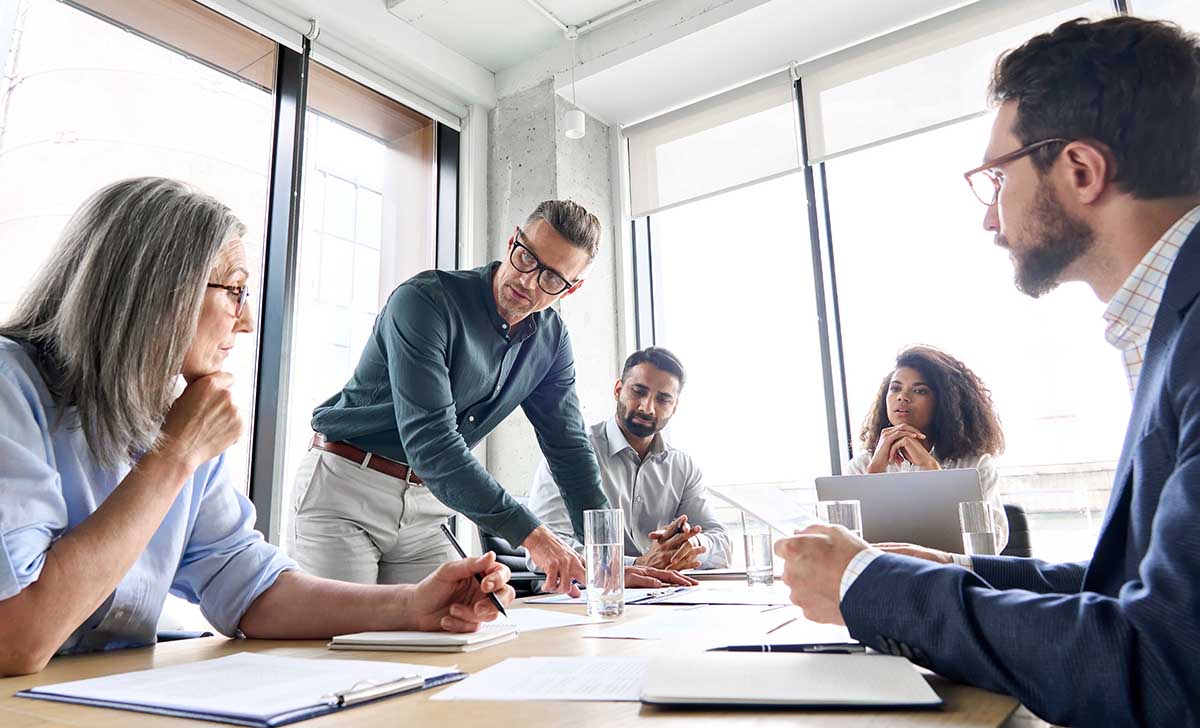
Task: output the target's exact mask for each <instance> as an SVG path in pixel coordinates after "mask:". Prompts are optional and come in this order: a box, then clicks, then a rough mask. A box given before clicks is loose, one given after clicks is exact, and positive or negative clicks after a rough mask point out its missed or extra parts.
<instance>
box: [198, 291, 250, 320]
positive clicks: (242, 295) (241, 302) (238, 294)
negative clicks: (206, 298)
mask: <svg viewBox="0 0 1200 728" xmlns="http://www.w3.org/2000/svg"><path fill="white" fill-rule="evenodd" d="M206 285H207V286H208V287H209V288H223V289H225V290H226V291H228V292H229V296H230V297H231V298H233V299H235V300H237V308H235V309H234V311H233V315H234V317H235V318H241V317H242V311H243V310H245V308H246V299H247V298H250V287H249V286H227V285H224V284H223V283H208V284H206Z"/></svg>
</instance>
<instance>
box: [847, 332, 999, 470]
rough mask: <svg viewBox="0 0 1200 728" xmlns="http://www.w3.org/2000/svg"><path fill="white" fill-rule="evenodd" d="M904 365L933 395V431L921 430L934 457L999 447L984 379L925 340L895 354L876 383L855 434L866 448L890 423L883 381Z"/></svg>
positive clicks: (871, 449)
mask: <svg viewBox="0 0 1200 728" xmlns="http://www.w3.org/2000/svg"><path fill="white" fill-rule="evenodd" d="M903 367H908V368H910V369H915V370H917V371H918V372H919V373H920V374H921V378H922V379H924V380H925V383H926V384H928V385H929V386H930V388H931V389H932V390H933V393H934V395H935V396H936V397H937V400H936V406H935V407H934V411H933V425H932V431H931V432H927V433H925V434H926V436H928V437H929V441H930V442H931V443H933V444H934V445H936V446H937V457H938V460H953V459H956V458H962V457H969V456H974V455H982V454H984V453H987V454H989V455H999V454H1000V453H1002V452H1004V433H1003V432H1002V431H1001V429H1000V416H999V415H998V414H996V407H995V405H993V404H992V393H991V391H989V390H988V388H987V386H985V385H984V383H983V380H981V379H980V378H979V377H978V376H976V375H975V372H973V371H971V370H970V369H968V368H967V365H966V364H963V363H962V362H961V361H959V360H958V359H955V358H954V357H952V356H950V355H949V354H947V353H946V352H944V351H942V350H940V349H935V348H934V347H932V346H924V345H917V346H910V347H908V348H906V349H902V350H901V351H900V353H899V354H897V355H896V366H895V367H893V368H892V370H891V371H890V372H888V373H887V376H885V377H884V378H883V383H882V384H880V385H879V391H878V392H877V393H876V394H875V403H874V404H872V405H871V410H870V413H869V414H868V415H867V418H866V420H865V421H864V422H863V426H862V431H861V432H860V433H859V437H861V438H862V442H863V445H864V446H865V447H866V448H867V451H868V452H875V446H876V445H877V444H879V433H880V432H881V431H882V430H883V428H885V427H889V426H891V422H890V421H889V420H888V409H887V395H888V386H889V385H890V384H891V381H892V374H894V373H895V371H896V370H897V369H900V368H903Z"/></svg>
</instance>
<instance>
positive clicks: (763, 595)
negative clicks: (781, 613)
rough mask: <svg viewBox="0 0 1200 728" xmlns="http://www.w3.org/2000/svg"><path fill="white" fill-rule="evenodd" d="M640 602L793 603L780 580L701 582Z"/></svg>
mask: <svg viewBox="0 0 1200 728" xmlns="http://www.w3.org/2000/svg"><path fill="white" fill-rule="evenodd" d="M638 603H639V604H758V605H761V606H771V605H775V604H791V603H792V600H791V590H789V589H788V587H787V585H786V584H784V583H782V582H779V583H776V584H773V585H771V586H748V585H739V586H729V587H721V586H708V585H705V584H701V585H700V586H693V587H690V588H687V589H679V590H678V591H674V592H672V593H670V594H664V595H662V596H659V597H654V598H651V599H645V600H643V601H641V602H638Z"/></svg>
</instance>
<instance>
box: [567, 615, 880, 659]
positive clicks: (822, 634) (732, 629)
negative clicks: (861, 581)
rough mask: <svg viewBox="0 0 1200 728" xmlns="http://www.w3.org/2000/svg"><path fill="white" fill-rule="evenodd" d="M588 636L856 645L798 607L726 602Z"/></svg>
mask: <svg viewBox="0 0 1200 728" xmlns="http://www.w3.org/2000/svg"><path fill="white" fill-rule="evenodd" d="M585 637H590V638H593V639H633V640H677V641H685V642H687V643H688V644H689V645H691V646H693V647H696V648H698V649H707V648H710V647H726V646H729V645H763V644H779V645H783V644H793V645H794V644H856V642H855V640H854V639H853V638H851V637H850V632H849V630H847V629H846V628H845V627H842V626H841V625H833V624H817V623H816V622H811V621H809V620H807V619H805V618H804V614H803V612H801V611H800V609H799V608H797V607H789V608H787V609H773V610H770V611H766V612H764V611H762V610H761V608H759V607H752V606H722V605H715V606H701V607H682V608H677V609H663V610H661V611H658V612H656V613H655V614H652V615H651V616H649V617H643V618H642V619H634V620H630V621H628V622H621V623H619V624H614V625H612V626H611V627H608V628H606V629H601V630H599V631H598V632H595V633H594V634H589V635H585Z"/></svg>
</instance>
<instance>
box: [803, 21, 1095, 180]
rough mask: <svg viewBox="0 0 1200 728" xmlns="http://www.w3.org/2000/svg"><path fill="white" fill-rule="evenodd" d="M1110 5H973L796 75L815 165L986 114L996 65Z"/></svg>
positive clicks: (842, 53) (819, 62) (814, 64)
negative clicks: (1067, 22) (1037, 37)
mask: <svg viewBox="0 0 1200 728" xmlns="http://www.w3.org/2000/svg"><path fill="white" fill-rule="evenodd" d="M1112 7H1113V6H1112V3H1111V0H1086V1H1081V0H980V1H979V2H977V3H974V4H972V5H968V6H966V7H963V8H960V9H958V10H955V11H952V12H949V13H946V14H944V15H940V16H938V17H935V18H932V19H930V20H927V21H925V22H922V23H919V24H917V25H914V26H911V27H908V28H904V29H902V30H898V31H896V32H894V33H890V34H888V35H886V36H882V37H880V38H877V39H875V40H872V41H868V42H866V43H862V44H860V45H857V46H854V47H852V48H848V49H846V50H844V51H839V52H838V53H835V54H832V55H829V56H826V57H824V58H821V59H819V60H817V61H813V62H811V63H808V64H805V65H804V66H802V67H801V68H800V69H799V73H800V78H801V87H802V89H803V92H804V119H805V124H806V127H807V133H808V148H809V155H810V158H811V160H812V162H813V163H816V162H822V161H825V160H827V159H830V158H832V157H835V156H837V155H839V154H845V153H847V152H852V151H855V150H858V149H863V148H866V147H870V146H873V145H875V144H879V143H882V142H886V141H889V140H892V139H896V138H899V137H903V136H907V135H910V134H914V133H917V132H920V131H924V130H928V129H933V128H936V127H938V126H942V125H945V124H949V123H953V122H955V121H960V120H962V119H965V118H969V117H971V116H975V115H978V114H982V113H985V112H986V111H987V108H988V107H987V85H988V81H989V80H990V78H991V71H992V67H993V65H994V63H995V61H996V57H997V56H998V55H999V54H1000V53H1001V52H1003V51H1005V50H1007V49H1009V48H1014V47H1016V46H1018V45H1020V44H1021V43H1023V42H1025V41H1026V40H1028V39H1029V38H1030V37H1032V36H1034V35H1036V34H1038V33H1042V32H1045V31H1048V30H1051V29H1053V28H1054V27H1055V26H1056V25H1058V24H1059V23H1061V22H1063V21H1065V20H1070V19H1072V18H1077V17H1081V16H1087V17H1090V18H1094V19H1097V18H1102V17H1107V16H1109V15H1112V14H1113V10H1112Z"/></svg>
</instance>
